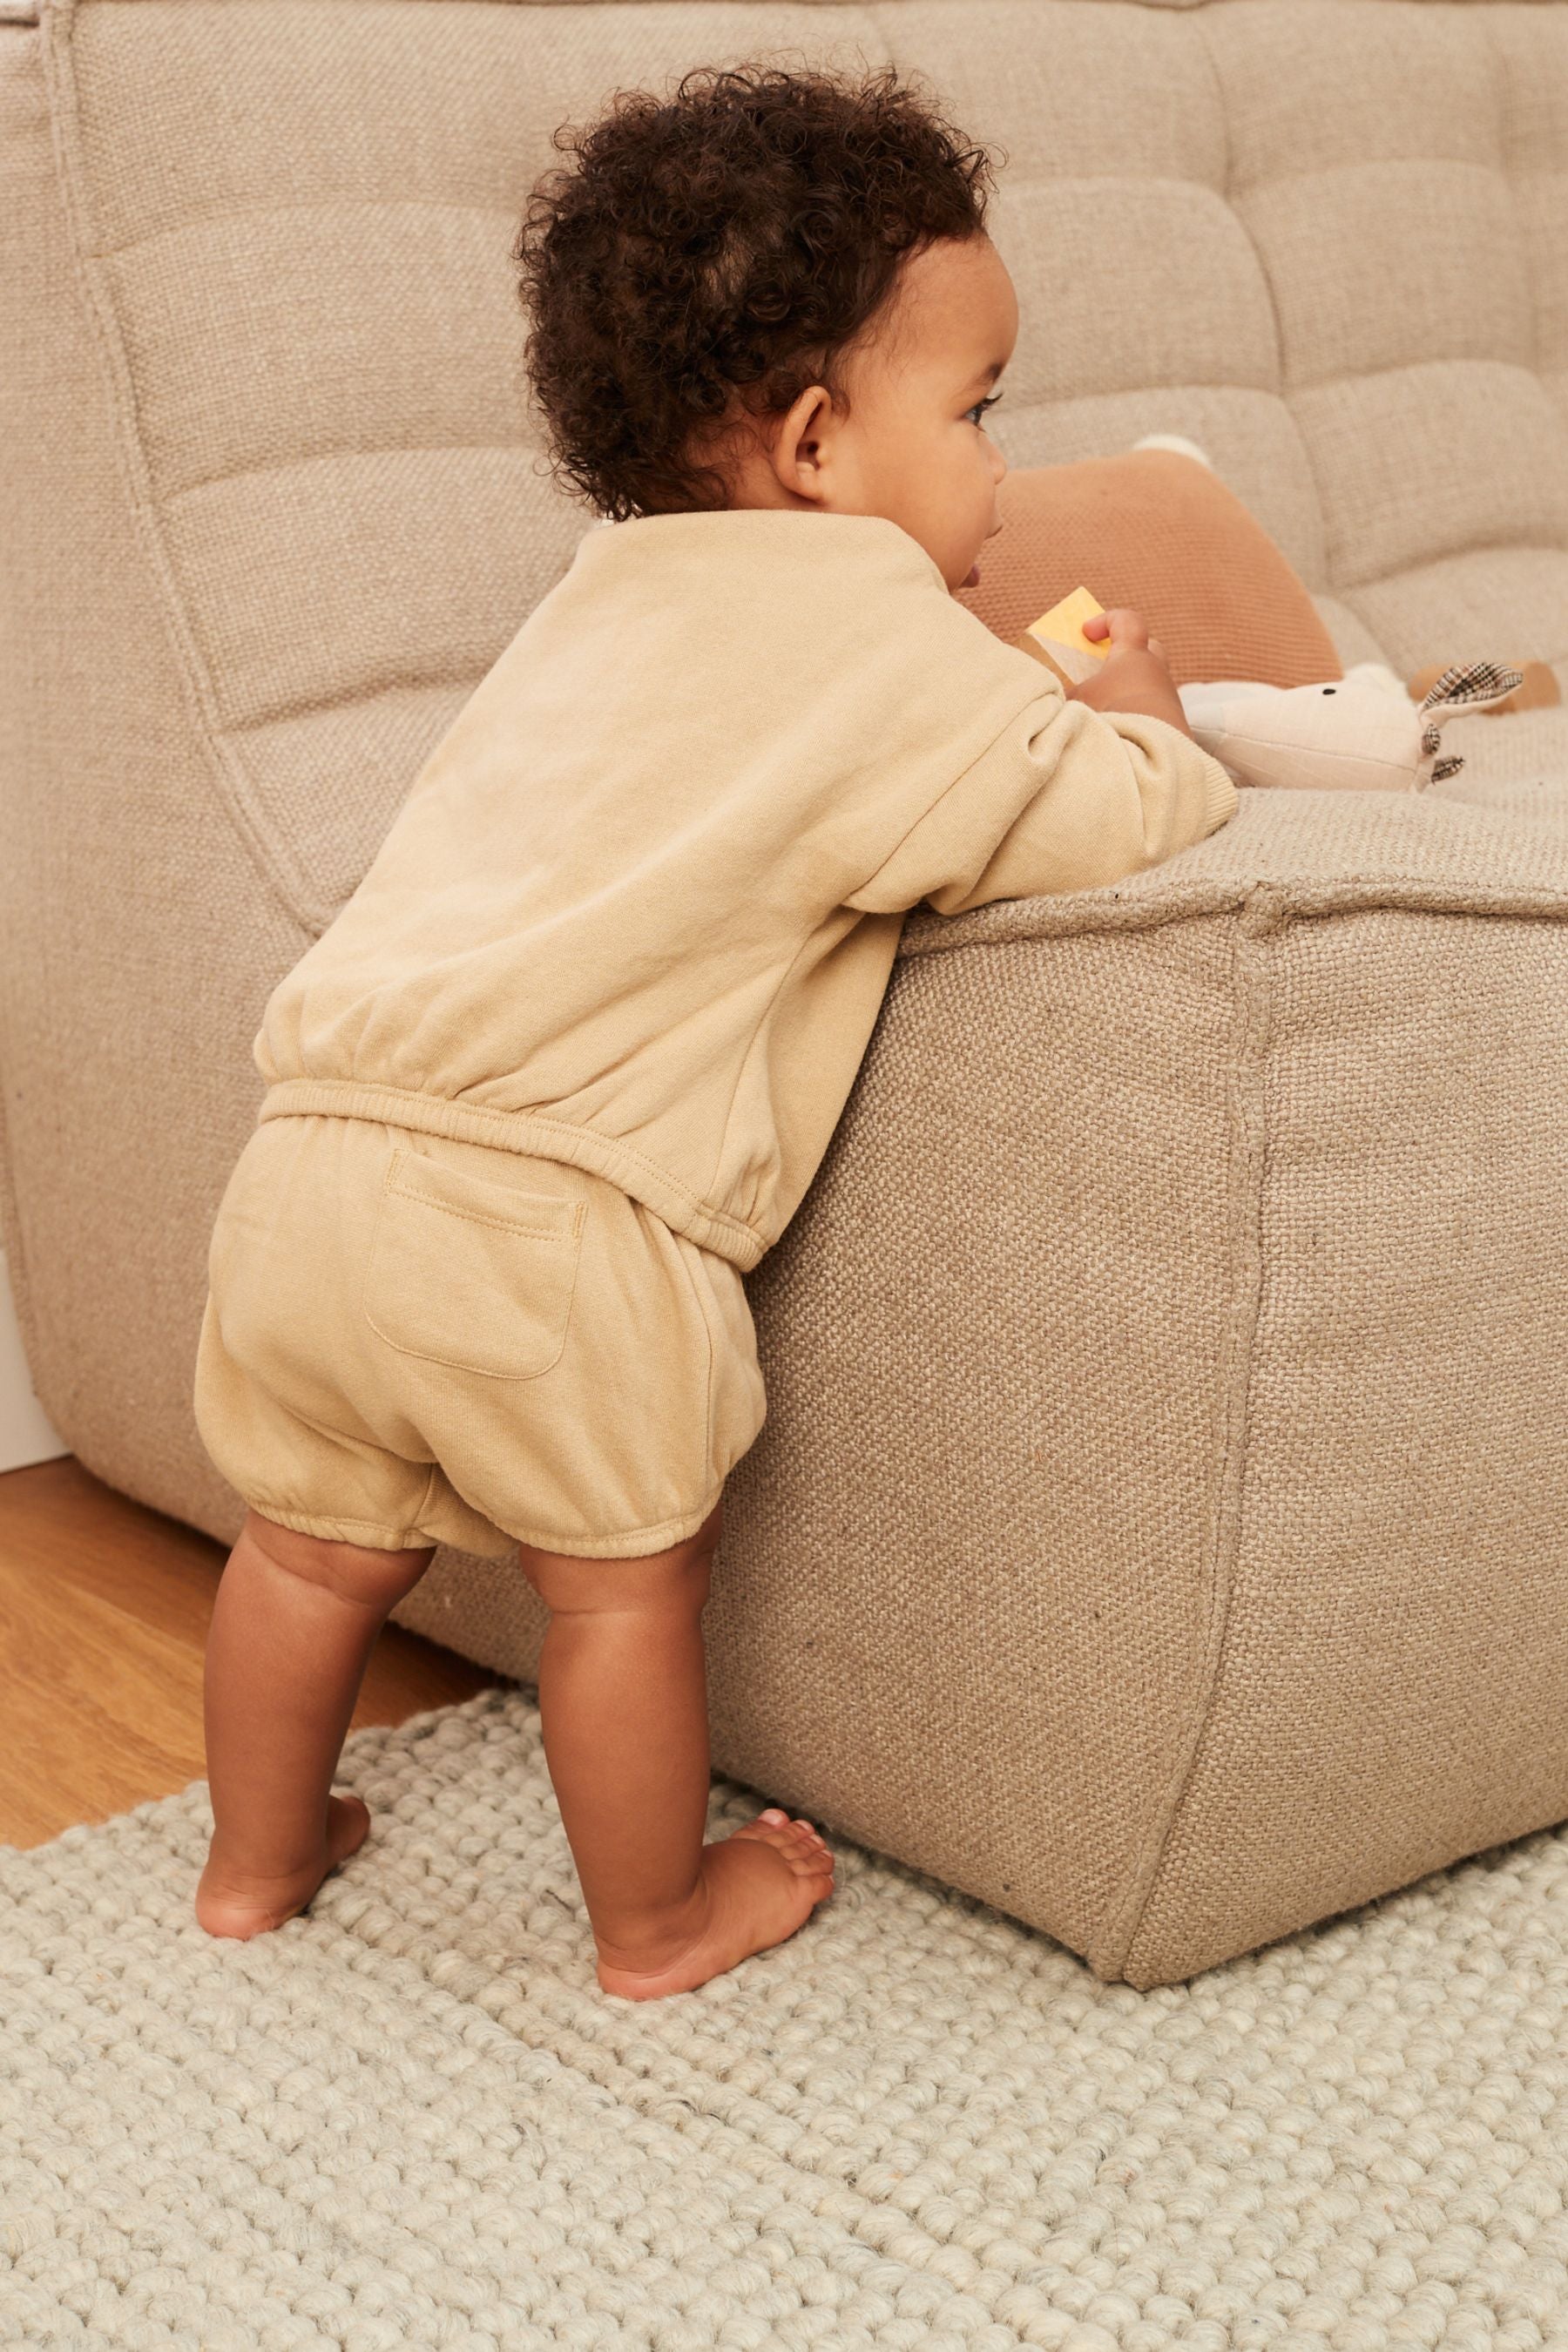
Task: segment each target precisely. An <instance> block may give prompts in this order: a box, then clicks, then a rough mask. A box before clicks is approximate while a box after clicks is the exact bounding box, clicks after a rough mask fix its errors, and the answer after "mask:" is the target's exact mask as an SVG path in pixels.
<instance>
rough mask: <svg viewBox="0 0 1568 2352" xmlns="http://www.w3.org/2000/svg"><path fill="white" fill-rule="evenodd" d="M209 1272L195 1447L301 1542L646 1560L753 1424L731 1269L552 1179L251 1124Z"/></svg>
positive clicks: (372, 1131) (645, 1215) (758, 1422)
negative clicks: (300, 1534)
mask: <svg viewBox="0 0 1568 2352" xmlns="http://www.w3.org/2000/svg"><path fill="white" fill-rule="evenodd" d="M208 1276H209V1283H210V1290H209V1296H208V1299H207V1305H206V1313H205V1318H204V1320H203V1324H202V1335H201V1344H200V1348H199V1351H198V1354H197V1360H196V1378H195V1411H196V1422H197V1425H198V1427H199V1429H200V1431H201V1435H202V1441H203V1444H205V1447H206V1449H207V1452H208V1453H209V1454H211V1456H212V1459H213V1461H214V1463H215V1464H216V1467H217V1468H218V1470H219V1471H220V1472H221V1473H222V1474H223V1475H224V1477H226V1479H227V1480H228V1482H229V1484H230V1485H231V1486H234V1487H235V1488H236V1489H237V1491H238V1493H239V1494H240V1495H241V1496H244V1498H245V1500H246V1502H247V1503H248V1504H250V1505H251V1506H252V1507H254V1508H255V1509H256V1510H258V1511H259V1512H260V1513H261V1514H262V1515H263V1517H267V1518H269V1519H274V1520H276V1521H278V1522H279V1524H280V1525H281V1526H283V1527H287V1528H303V1529H304V1530H305V1531H306V1533H308V1534H310V1535H317V1536H327V1537H331V1538H337V1539H338V1540H339V1541H342V1542H346V1543H356V1544H366V1545H371V1546H375V1547H384V1548H386V1549H393V1550H405V1549H414V1548H416V1547H417V1546H419V1545H423V1544H427V1543H451V1544H456V1545H458V1547H459V1548H460V1549H463V1550H466V1551H474V1552H479V1553H481V1554H484V1555H487V1556H490V1557H495V1556H498V1555H500V1553H502V1552H504V1551H506V1550H507V1549H510V1542H511V1540H513V1539H515V1538H522V1539H523V1540H524V1541H525V1542H528V1543H531V1544H536V1545H539V1546H540V1547H542V1549H545V1550H547V1551H563V1552H575V1553H579V1554H582V1555H583V1556H584V1557H587V1558H592V1559H622V1558H629V1557H633V1556H636V1555H637V1554H639V1553H643V1552H652V1551H662V1550H664V1549H667V1548H668V1546H669V1545H671V1544H674V1543H678V1542H679V1540H680V1539H681V1538H682V1537H684V1536H688V1535H690V1534H692V1533H694V1531H695V1530H696V1529H697V1528H700V1526H701V1524H702V1522H703V1520H704V1519H705V1518H706V1517H708V1515H709V1513H710V1511H711V1510H712V1508H713V1507H714V1505H715V1503H716V1502H717V1501H718V1499H719V1496H720V1491H721V1487H722V1486H723V1483H724V1480H725V1477H726V1476H727V1475H728V1474H729V1472H730V1471H731V1469H732V1468H733V1466H734V1465H735V1464H736V1462H738V1461H739V1460H740V1458H741V1456H742V1454H744V1453H745V1452H746V1450H747V1448H748V1447H749V1446H750V1445H751V1444H752V1440H753V1438H754V1437H755V1436H756V1434H757V1433H758V1431H759V1430H760V1429H761V1427H762V1425H763V1416H764V1414H765V1412H766V1409H767V1408H766V1400H765V1396H764V1392H763V1376H762V1371H761V1369H760V1367H759V1365H758V1362H757V1355H756V1344H755V1334H754V1331H753V1328H752V1316H751V1309H750V1307H749V1306H748V1304H747V1300H746V1294H745V1290H744V1287H743V1286H742V1280H741V1275H740V1271H739V1269H738V1268H737V1267H736V1266H734V1265H731V1263H730V1262H729V1260H728V1259H726V1258H721V1257H720V1256H718V1255H716V1254H715V1253H713V1252H711V1251H709V1250H705V1249H702V1248H700V1247H699V1246H698V1244H696V1243H695V1242H692V1241H689V1240H688V1239H687V1237H686V1236H685V1235H684V1234H677V1233H674V1232H672V1231H671V1230H670V1228H669V1227H668V1225H667V1224H665V1223H663V1222H662V1220H661V1219H660V1218H658V1217H657V1216H656V1215H655V1214H654V1213H653V1212H652V1211H651V1210H650V1209H647V1208H645V1207H644V1206H643V1205H642V1203H641V1202H639V1201H635V1200H633V1199H632V1198H631V1197H630V1195H629V1194H627V1193H626V1192H622V1191H621V1190H620V1189H619V1187H618V1186H616V1185H615V1184H612V1183H611V1182H609V1181H608V1180H607V1179H606V1178H605V1177H603V1176H598V1175H595V1174H593V1173H592V1172H591V1171H588V1170H586V1169H582V1168H575V1167H573V1166H570V1165H569V1164H567V1163H566V1162H564V1161H560V1160H538V1159H530V1158H525V1157H523V1156H522V1155H521V1154H520V1153H518V1152H514V1151H507V1150H500V1149H499V1148H497V1147H494V1146H491V1145H489V1144H483V1143H468V1142H458V1141H456V1140H454V1139H451V1138H449V1137H447V1136H436V1135H426V1134H423V1133H416V1132H414V1131H413V1130H411V1129H406V1128H396V1127H388V1126H386V1125H384V1124H382V1123H379V1122H377V1121H374V1120H369V1119H360V1118H323V1117H318V1116H307V1117H302V1118H272V1119H268V1120H266V1121H264V1122H263V1123H262V1124H261V1125H260V1126H258V1127H257V1128H256V1129H255V1130H254V1131H253V1132H252V1134H251V1136H250V1138H249V1140H248V1141H247V1144H246V1146H245V1149H244V1150H243V1151H242V1152H241V1154H240V1156H239V1159H238V1160H237V1163H236V1165H235V1169H234V1172H233V1175H232V1176H231V1177H230V1179H229V1182H228V1188H227V1190H226V1192H225V1194H224V1198H223V1202H222V1206H221V1207H220V1209H219V1211H218V1215H217V1220H216V1225H215V1227H214V1230H213V1237H212V1246H211V1250H210V1253H209V1256H208Z"/></svg>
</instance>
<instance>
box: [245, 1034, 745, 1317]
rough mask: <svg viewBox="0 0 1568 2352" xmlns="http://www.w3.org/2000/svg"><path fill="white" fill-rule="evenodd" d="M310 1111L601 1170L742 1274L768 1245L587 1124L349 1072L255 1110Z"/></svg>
mask: <svg viewBox="0 0 1568 2352" xmlns="http://www.w3.org/2000/svg"><path fill="white" fill-rule="evenodd" d="M312 1115H318V1116H321V1117H324V1118H369V1119H377V1120H384V1121H385V1122H386V1124H387V1125H388V1126H390V1127H413V1128H417V1129H420V1130H421V1132H422V1133H424V1134H426V1135H449V1136H452V1137H453V1138H454V1139H456V1140H457V1141H458V1142H459V1143H489V1144H491V1145H493V1146H495V1147H497V1148H498V1149H499V1150H503V1151H521V1152H522V1153H524V1154H525V1155H526V1156H528V1157H529V1158H531V1159H542V1160H569V1161H570V1162H571V1164H572V1165H573V1167H574V1168H586V1169H588V1170H589V1171H590V1172H591V1173H592V1174H594V1175H595V1176H607V1177H608V1178H609V1179H610V1181H611V1182H612V1183H614V1184H618V1185H619V1186H620V1188H621V1190H622V1192H629V1193H630V1194H631V1196H632V1198H633V1200H634V1201H641V1202H643V1203H644V1205H645V1206H646V1207H647V1208H649V1209H651V1210H652V1211H653V1213H654V1214H655V1215H656V1216H658V1217H662V1218H663V1220H664V1222H665V1223H666V1224H667V1225H668V1226H669V1228H670V1230H671V1231H672V1232H673V1233H678V1234H687V1235H688V1236H689V1239H690V1240H692V1241H694V1242H697V1243H699V1244H700V1245H701V1247H702V1248H704V1249H710V1250H716V1251H717V1252H718V1254H719V1255H720V1256H721V1257H727V1258H728V1259H730V1261H731V1264H732V1265H738V1266H739V1267H740V1268H741V1270H742V1273H744V1272H746V1271H747V1270H748V1269H749V1268H750V1267H752V1266H753V1265H756V1263H757V1260H758V1259H759V1258H760V1257H761V1256H762V1255H763V1251H764V1250H765V1249H766V1248H767V1246H768V1244H767V1242H766V1240H765V1239H764V1237H763V1235H762V1234H757V1233H753V1232H752V1228H751V1227H750V1225H744V1224H742V1223H741V1221H740V1219H739V1218H738V1217H727V1216H726V1215H725V1214H724V1212H723V1210H722V1209H715V1208H713V1207H712V1206H711V1205H710V1203H709V1202H706V1201H700V1200H699V1199H698V1198H697V1197H696V1195H695V1194H694V1193H693V1192H690V1191H689V1189H688V1187H687V1186H686V1185H684V1184H682V1183H681V1182H680V1181H679V1178H678V1177H674V1176H672V1175H671V1174H670V1173H669V1171H668V1169H664V1168H660V1167H659V1166H658V1163H657V1161H655V1160H649V1159H647V1157H646V1156H645V1155H644V1154H643V1153H642V1152H640V1151H634V1150H631V1149H630V1148H629V1147H628V1146H627V1145H626V1144H624V1143H619V1142H617V1141H616V1139H615V1138H614V1137H613V1136H607V1135H600V1134H599V1133H598V1131H597V1130H596V1129H594V1128H591V1127H574V1126H572V1125H571V1124H570V1122H569V1121H567V1120H565V1119H559V1118H540V1117H539V1115H538V1114H537V1112H532V1111H516V1110H488V1109H486V1108H485V1107H484V1105H483V1104H481V1103H463V1102H453V1101H451V1100H450V1099H449V1098H448V1097H446V1096H444V1095H426V1094H412V1093H410V1092H409V1091H408V1090H407V1089H406V1088H405V1087H368V1086H361V1085H358V1084H356V1082H355V1081H354V1080H353V1078H286V1079H284V1080H283V1081H282V1082H281V1083H280V1084H279V1085H278V1086H275V1087H268V1089H267V1092H266V1094H265V1095H264V1096H263V1097H262V1098H261V1108H260V1109H259V1111H258V1113H257V1125H258V1127H259V1126H260V1124H261V1122H262V1121H263V1119H268V1118H309V1117H310V1116H312Z"/></svg>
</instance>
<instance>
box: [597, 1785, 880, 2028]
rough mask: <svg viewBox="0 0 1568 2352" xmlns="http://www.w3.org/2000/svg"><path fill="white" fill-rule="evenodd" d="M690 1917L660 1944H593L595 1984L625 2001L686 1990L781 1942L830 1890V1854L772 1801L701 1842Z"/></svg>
mask: <svg viewBox="0 0 1568 2352" xmlns="http://www.w3.org/2000/svg"><path fill="white" fill-rule="evenodd" d="M699 1869H700V1877H699V1880H698V1884H697V1891H696V1893H695V1895H693V1896H692V1920H691V1921H690V1922H689V1923H683V1924H682V1925H681V1926H679V1927H676V1928H672V1930H671V1931H670V1935H669V1937H668V1939H665V1940H664V1942H663V1944H662V1948H661V1946H659V1945H655V1944H652V1943H650V1944H649V1946H648V1947H647V1948H646V1949H641V1948H638V1949H636V1950H633V1949H628V1948H625V1947H619V1948H617V1947H614V1946H611V1945H608V1944H605V1942H603V1941H602V1940H599V1939H598V1938H595V1941H596V1942H597V1944H598V1955H599V1958H598V1972H599V1982H600V1985H601V1986H602V1987H603V1989H604V1990H605V1992H613V1993H618V1994H619V1995H620V1997H621V1999H622V2000H659V1999H661V1998H662V1996H663V1995H664V1994H666V1993H671V1992H691V1991H693V1990H695V1988H696V1987H697V1986H698V1985H700V1984H706V1983H707V1981H708V1979H709V1978H710V1977H717V1976H722V1975H723V1973H724V1971H725V1969H732V1968H734V1967H736V1966H737V1965H738V1963H739V1962H740V1961H742V1960H744V1959H747V1958H750V1956H751V1955H752V1953H753V1952H765V1951H766V1950H767V1949H768V1948H769V1947H770V1946H771V1945H773V1944H782V1943H783V1942H784V1939H785V1937H789V1936H793V1935H794V1933H795V1929H796V1928H797V1927H801V1926H802V1925H803V1924H804V1922H805V1920H807V1919H808V1918H809V1917H810V1916H811V1914H812V1912H813V1911H814V1909H815V1908H816V1906H817V1904H819V1903H821V1902H824V1901H825V1900H826V1897H827V1896H828V1895H831V1894H832V1892H833V1856H832V1854H831V1853H829V1852H828V1850H827V1848H826V1845H825V1844H824V1843H823V1842H822V1840H821V1838H819V1837H818V1835H817V1833H816V1831H815V1830H814V1829H813V1828H812V1826H811V1823H810V1822H806V1821H793V1822H792V1821H791V1820H790V1818H789V1815H788V1814H787V1813H785V1812H784V1811H781V1810H780V1808H779V1807H778V1806H777V1805H770V1806H769V1807H768V1809H767V1811H765V1812H762V1813H759V1814H758V1815H757V1818H756V1819H755V1821H751V1822H746V1823H745V1825H744V1827H743V1828H742V1829H738V1830H736V1831H735V1832H733V1833H732V1834H731V1836H729V1837H727V1838H721V1839H719V1840H717V1841H715V1843H713V1844H711V1845H705V1846H704V1847H703V1849H702V1857H701V1861H700V1864H699Z"/></svg>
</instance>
